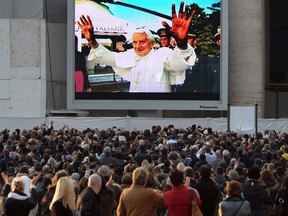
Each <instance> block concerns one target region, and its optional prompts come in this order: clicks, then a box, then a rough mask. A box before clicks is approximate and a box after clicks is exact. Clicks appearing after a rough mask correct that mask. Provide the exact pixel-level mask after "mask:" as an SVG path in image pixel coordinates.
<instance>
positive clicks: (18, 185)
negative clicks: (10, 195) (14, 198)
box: [11, 177, 25, 192]
mask: <svg viewBox="0 0 288 216" xmlns="http://www.w3.org/2000/svg"><path fill="white" fill-rule="evenodd" d="M24 189H25V183H24V181H23V180H22V179H21V177H16V178H14V179H13V181H12V184H11V191H12V192H14V191H20V192H24Z"/></svg>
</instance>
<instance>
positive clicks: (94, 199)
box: [77, 174, 102, 216]
mask: <svg viewBox="0 0 288 216" xmlns="http://www.w3.org/2000/svg"><path fill="white" fill-rule="evenodd" d="M101 186H102V178H101V177H100V176H99V175H98V174H92V175H91V176H90V177H89V179H88V187H87V188H86V189H85V190H84V191H82V193H81V194H80V196H79V199H78V205H77V206H78V210H79V212H80V215H81V216H93V215H101V204H100V197H99V195H98V193H99V191H100V189H101Z"/></svg>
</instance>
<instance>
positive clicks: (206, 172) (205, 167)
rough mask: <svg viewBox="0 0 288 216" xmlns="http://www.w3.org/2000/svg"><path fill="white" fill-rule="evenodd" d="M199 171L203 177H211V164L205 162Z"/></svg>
mask: <svg viewBox="0 0 288 216" xmlns="http://www.w3.org/2000/svg"><path fill="white" fill-rule="evenodd" d="M199 171H200V176H201V178H205V179H208V178H210V176H211V168H210V166H208V165H205V164H204V165H202V166H201V167H200V170H199Z"/></svg>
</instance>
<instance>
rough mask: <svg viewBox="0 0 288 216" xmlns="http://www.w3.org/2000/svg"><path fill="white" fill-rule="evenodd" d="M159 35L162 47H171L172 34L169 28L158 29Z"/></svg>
mask: <svg viewBox="0 0 288 216" xmlns="http://www.w3.org/2000/svg"><path fill="white" fill-rule="evenodd" d="M157 34H158V36H159V37H160V43H161V47H169V45H170V35H169V32H168V31H167V29H165V28H161V29H159V30H158V31H157Z"/></svg>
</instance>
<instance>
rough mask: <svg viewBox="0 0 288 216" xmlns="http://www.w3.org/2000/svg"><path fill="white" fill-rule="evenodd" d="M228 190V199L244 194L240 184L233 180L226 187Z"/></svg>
mask: <svg viewBox="0 0 288 216" xmlns="http://www.w3.org/2000/svg"><path fill="white" fill-rule="evenodd" d="M226 190H227V192H226V193H227V196H228V197H241V193H242V186H241V184H240V182H238V181H235V180H232V181H230V182H229V183H228V184H227V187H226Z"/></svg>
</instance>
